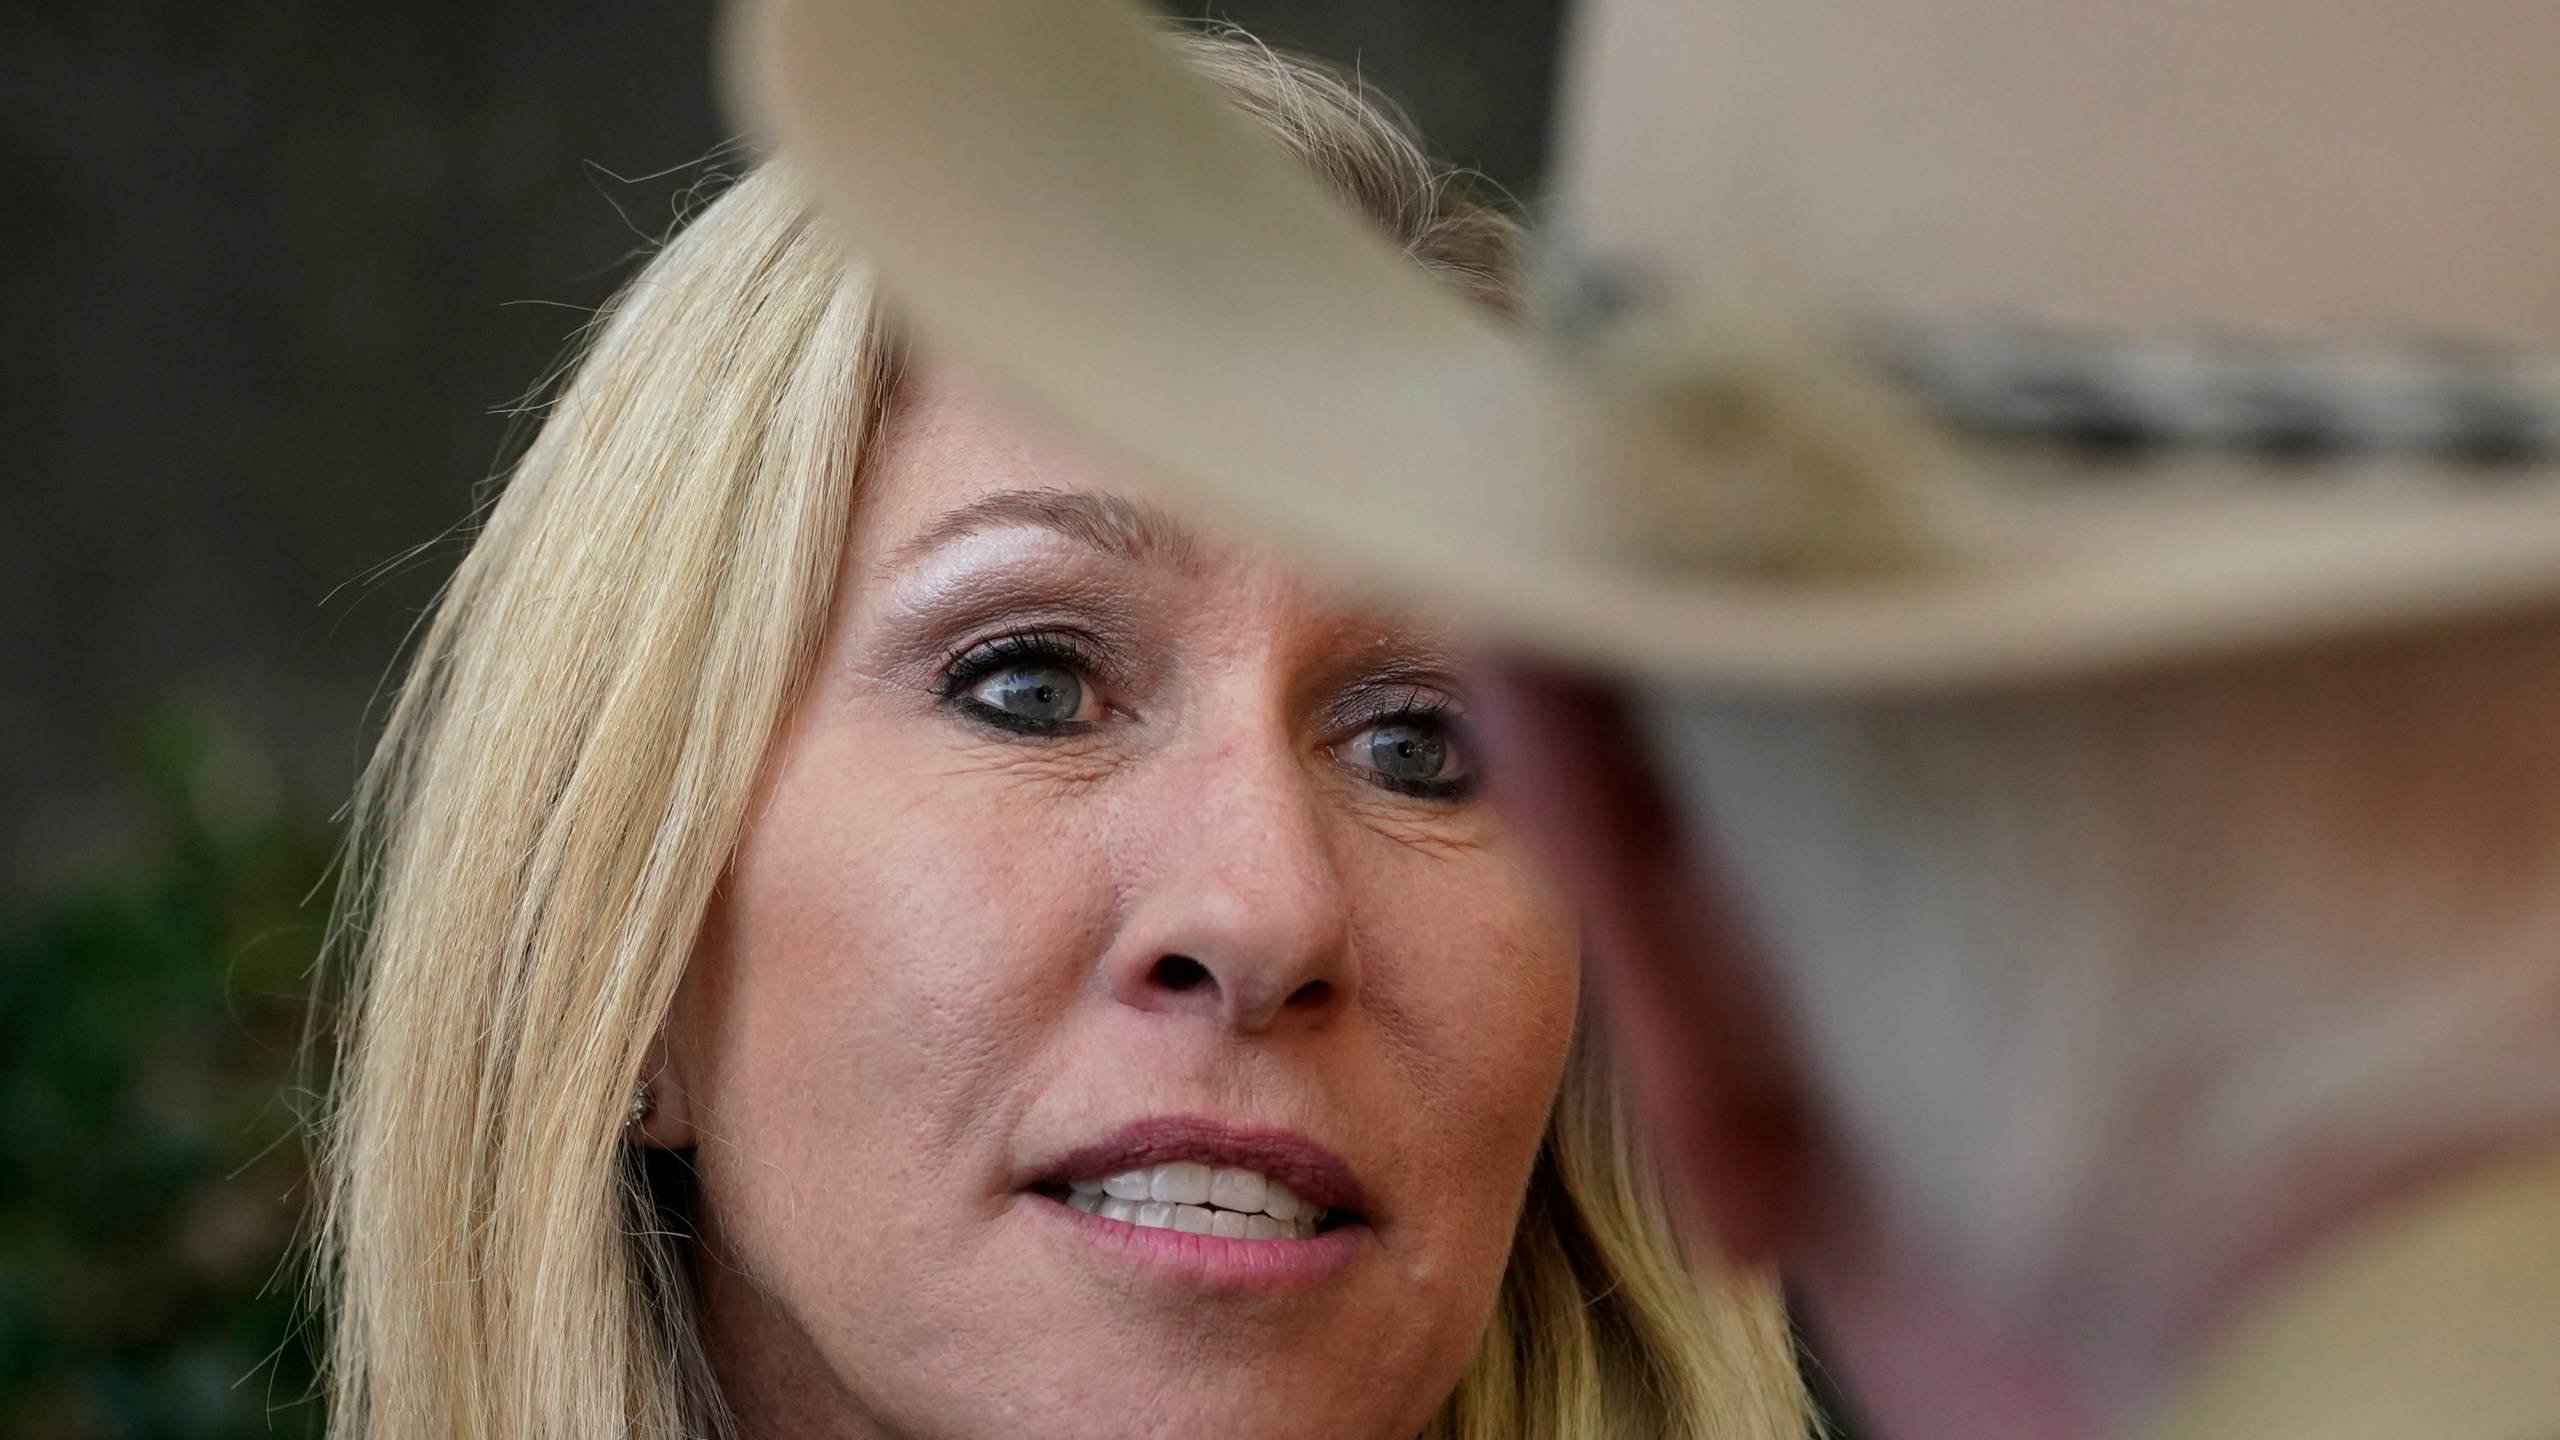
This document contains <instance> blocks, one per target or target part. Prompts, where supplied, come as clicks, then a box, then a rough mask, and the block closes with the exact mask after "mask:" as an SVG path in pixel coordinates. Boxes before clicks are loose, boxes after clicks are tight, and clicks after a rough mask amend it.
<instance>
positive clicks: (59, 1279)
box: [0, 0, 1561, 1440]
mask: <svg viewBox="0 0 2560 1440" xmlns="http://www.w3.org/2000/svg"><path fill="white" fill-rule="evenodd" d="M1169 8H1173V9H1175V10H1177V11H1178V13H1182V14H1186V15H1192V16H1200V15H1203V14H1206V15H1209V16H1213V17H1216V18H1224V19H1229V20H1233V21H1235V22H1238V23H1240V24H1243V25H1245V26H1247V27H1248V28H1250V29H1252V30H1253V31H1254V32H1255V33H1257V34H1259V35H1261V36H1262V37H1263V38H1265V39H1267V40H1269V41H1271V42H1273V43H1275V44H1280V45H1285V46H1290V47H1292V48H1296V49H1301V50H1305V51H1308V52H1311V53H1314V54H1317V55H1321V56H1325V57H1328V58H1331V59H1333V60H1335V61H1337V62H1340V63H1342V64H1345V65H1350V66H1356V67H1357V68H1358V70H1359V71H1360V73H1361V74H1362V76H1363V77H1364V78H1365V79H1366V80H1368V81H1369V82H1370V83H1371V84H1372V85H1374V86H1375V87H1377V88H1378V89H1380V90H1382V91H1384V92H1386V93H1387V94H1389V95H1391V96H1394V97H1396V98H1398V99H1400V100H1402V101H1404V102H1405V103H1406V104H1407V106H1408V107H1409V108H1410V109H1411V110H1412V112H1413V113H1414V114H1415V116H1416V117H1417V118H1418V119H1419V120H1420V122H1421V124H1422V127H1423V129H1424V130H1425V131H1426V133H1428V134H1429V135H1430V136H1431V138H1432V139H1433V140H1434V142H1435V143H1436V144H1437V145H1438V147H1439V148H1440V149H1441V150H1442V152H1443V153H1444V154H1445V155H1447V156H1448V157H1449V158H1451V159H1453V160H1455V161H1458V162H1459V163H1462V164H1465V165H1469V166H1472V167H1475V168H1477V169H1479V170H1481V171H1482V172H1484V174H1485V175H1487V176H1488V177H1489V178H1491V179H1492V180H1494V181H1495V182H1497V183H1499V184H1501V185H1503V186H1505V187H1507V188H1509V189H1511V190H1512V191H1513V192H1514V193H1517V194H1521V195H1530V194H1534V193H1535V190H1536V186H1537V181H1538V171H1539V165H1540V160H1541V157H1542V155H1543V153H1544V149H1545V143H1546V127H1547V113H1548V98H1549V94H1550V91H1551V88H1552V81H1553V70H1554V64H1555V57H1556V51H1557V43H1558V40H1559V31H1560V25H1561V5H1560V3H1559V0H1220V3H1219V4H1218V5H1216V6H1215V7H1213V8H1211V9H1208V10H1206V11H1203V10H1202V9H1201V8H1200V7H1199V6H1198V4H1197V0H1193V3H1190V4H1179V5H1171V6H1169ZM712 24H713V7H712V5H711V4H709V3H708V0H506V3H498V0H432V3H430V0H367V3H364V4H360V5H348V4H341V3H322V0H248V3H243V4H235V5H206V4H202V3H200V0H5V4H0V1117H5V1119H6V1123H5V1124H0V1436H6V1437H11V1440H71V1437H83V1440H85V1437H229V1436H251V1435H286V1436H301V1435H308V1434H312V1433H315V1432H316V1422H317V1420H318V1410H317V1407H316V1406H314V1405H311V1404H309V1403H307V1397H308V1392H309V1387H310V1383H311V1361H310V1358H309V1356H310V1347H309V1339H310V1336H309V1334H308V1331H307V1328H306V1327H305V1326H304V1324H303V1323H302V1320H301V1318H300V1315H299V1311H298V1309H297V1307H296V1305H295V1303H294V1299H293V1286H294V1281H295V1277H294V1276H293V1275H292V1273H291V1272H290V1270H289V1269H288V1268H287V1265H288V1259H287V1257H288V1250H289V1244H290V1241H291V1239H292V1237H293V1234H294V1230H295V1226H296V1225H297V1224H298V1222H299V1218H300V1214H301V1208H300V1207H301V1206H302V1204H303V1202H304V1201H305V1199H306V1198H307V1194H306V1191H305V1189H304V1187H303V1185H302V1182H301V1170H302V1159H303V1157H302V1152H301V1148H300V1144H299V1140H298V1138H297V1136H296V1134H295V1120H296V1115H297V1112H298V1106H299V1103H300V1102H299V1099H298V1096H299V1095H300V1093H301V1092H300V1090H299V1088H298V1086H299V1081H298V1078H297V1071H296V1067H295V1049H296V1045H297V1043H298V1040H299V1038H300V1034H301V1026H302V1023H303V1021H302V1011H301V1007H300V1003H299V997H300V992H301V989H302V986H303V984H304V982H305V979H306V976H307V972H308V969H309V966H310V964H311V962H312V958H313V955H314V951H315V949H316V947H317V944H318V941H319V937H320V931H321V926H322V922H323V919H324V916H325V914H326V909H327V904H328V868H327V866H328V861H329V858H330V852H331V846H332V843H333V839H334V832H333V829H332V817H333V815H334V813H335V812H336V810H337V807H338V806H339V804H340V802H341V800H342V799H343V797H344V796H345V794H346V793H347V790H348V787H349V785H350V783H351V781H352V779H353V777H354V774H355V770H356V767H357V764H358V760H359V757H360V756H361V754H362V753H363V749H364V746H365V743H366V740H367V738H368V736H369V734H370V722H371V721H372V720H373V718H375V716H376V714H377V712H378V709H379V702H380V699H381V696H382V692H383V689H384V686H385V683H386V677H387V676H388V675H389V673H390V670H391V667H392V665H393V662H394V660H395V658H396V657H397V655H398V654H399V652H400V647H401V644H402V640H403V637H404V636H405V635H406V633H407V631H408V629H409V627H410V626H411V625H412V624H413V623H414V622H415V621H416V619H417V618H418V615H419V613H420V611H421V609H422V607H424V606H425V605H426V604H427V603H428V601H429V600H430V599H431V598H432V596H433V595H434V593H435V590H436V586H437V584H438V583H439V581H440V580H441V579H442V578H443V576H444V575H445V573H446V572H447V570H448V568H449V567H450V566H451V565H452V564H453V562H454V560H455V558H456V556H457V554H458V553H459V549H460V546H461V544H462V543H463V540H464V537H465V536H466V535H467V533H468V529H467V527H468V522H469V519H470V517H471V514H472V510H473V506H474V504H475V501H476V500H477V499H479V498H481V497H482V496H483V495H484V494H485V488H486V484H487V482H488V481H489V479H490V477H491V476H493V475H495V474H497V473H499V472H500V471H501V470H502V469H503V467H504V465H505V463H506V461H507V459H508V458H509V456H510V454H511V453H512V447H513V446H515V445H517V444H519V443H520V442H521V440H522V439H523V436H524V431H525V427H526V422H525V420H524V418H523V413H522V412H523V409H524V404H525V402H526V401H527V399H528V398H529V397H531V396H532V395H533V394H534V393H535V387H536V383H537V381H538V380H539V379H540V377H541V376H542V375H543V374H544V373H545V372H546V370H548V369H549V367H550V366H551V365H552V364H553V362H554V361H555V360H556V359H557V358H558V357H559V356H560V355H561V353H562V351H563V348H564V347H565V346H566V345H567V344H568V343H569V342H570V341H571V339H572V338H573V337H574V335H575V334H576V332H577V330H578V328H579V326H580V325H581V324H582V323H583V322H584V321H585V319H586V318H587V316H588V315H589V313H590V312H591V311H592V310H593V309H594V307H595V306H596V305H597V304H598V303H599V302H601V301H602V300H603V299H604V298H605V296H606V295H607V294H608V293H609V292H610V291H611V290H612V289H613V287H614V286H615V285H616V283H617V282H619V281H620V280H621V279H622V278H623V277H625V276H627V275H628V274H629V273H630V272H631V270H632V269H633V267H634V265H635V264H636V263H637V261H638V260H639V259H641V258H642V257H644V256H645V255H646V254H647V253H648V252H649V250H650V248H651V247H652V246H653V245H654V244H655V243H657V241H658V240H659V239H660V238H661V237H662V236H663V235H664V233H665V232H666V230H667V229H668V227H669V225H670V223H671V222H672V220H673V219H674V217H675V216H676V215H677V214H678V213H680V211H681V210H682V208H683V207H684V206H685V205H686V204H687V203H689V201H691V200H692V199H694V198H696V197H698V196H700V195H701V194H702V193H704V192H705V191H706V190H707V189H709V188H712V187H716V186H717V185H718V184H719V183H720V182H721V181H722V179H723V178H724V177H725V176H726V175H727V174H729V173H730V172H731V170H732V168H733V166H734V164H735V163H736V162H735V156H734V153H733V152H731V151H729V150H727V149H726V148H724V146H725V142H726V141H727V140H728V138H729V130H728V126H727V123H726V121H725V120H724V119H723V118H722V116H721V114H720V113H719V110H718V107H717V106H716V104H715V103H714V100H713V97H712V94H711V91H710V86H709V74H710V62H709V56H708V48H709V47H708V41H709V37H710V34H711V30H712Z"/></svg>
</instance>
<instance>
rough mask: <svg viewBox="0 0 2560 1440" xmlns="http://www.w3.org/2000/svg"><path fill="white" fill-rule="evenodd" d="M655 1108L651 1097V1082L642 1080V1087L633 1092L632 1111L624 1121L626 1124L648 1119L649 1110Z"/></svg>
mask: <svg viewBox="0 0 2560 1440" xmlns="http://www.w3.org/2000/svg"><path fill="white" fill-rule="evenodd" d="M654 1108H656V1107H655V1106H654V1105H653V1104H652V1103H651V1101H650V1099H649V1082H648V1081H646V1080H643V1081H641V1082H640V1087H639V1088H638V1089H636V1090H634V1091H632V1092H631V1113H630V1115H629V1116H627V1117H626V1118H625V1119H624V1121H623V1123H624V1124H625V1125H637V1124H639V1123H640V1122H641V1121H643V1120H646V1119H648V1118H649V1112H650V1111H651V1110H652V1109H654Z"/></svg>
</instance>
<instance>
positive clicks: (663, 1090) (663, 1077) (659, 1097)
mask: <svg viewBox="0 0 2560 1440" xmlns="http://www.w3.org/2000/svg"><path fill="white" fill-rule="evenodd" d="M674 1054H675V1051H674V1047H672V1046H670V1045H669V1044H668V1043H667V1030H666V1027H665V1026H663V1025H662V1026H660V1027H659V1029H658V1033H657V1034H656V1035H654V1036H652V1037H651V1038H650V1040H649V1049H648V1052H647V1054H646V1055H644V1056H643V1057H642V1059H641V1061H640V1083H641V1084H642V1085H644V1086H646V1087H647V1089H648V1108H647V1110H646V1111H645V1112H644V1113H643V1114H641V1116H640V1118H638V1119H637V1120H634V1121H632V1122H631V1124H630V1128H629V1130H628V1132H627V1133H628V1134H629V1136H630V1140H631V1143H632V1144H634V1145H640V1146H645V1147H647V1148H649V1149H652V1150H690V1149H692V1148H693V1146H694V1143H695V1141H696V1138H697V1137H696V1135H695V1133H694V1125H693V1111H694V1105H693V1097H692V1095H691V1093H690V1092H689V1091H687V1090H686V1088H685V1084H684V1076H683V1074H682V1069H683V1067H681V1066H679V1065H677V1064H676V1063H675V1061H674Z"/></svg>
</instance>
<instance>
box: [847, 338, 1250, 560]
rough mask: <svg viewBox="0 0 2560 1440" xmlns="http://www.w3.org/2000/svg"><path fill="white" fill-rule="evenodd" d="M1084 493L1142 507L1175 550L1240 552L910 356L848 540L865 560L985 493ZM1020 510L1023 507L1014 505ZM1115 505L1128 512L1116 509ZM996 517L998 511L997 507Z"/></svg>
mask: <svg viewBox="0 0 2560 1440" xmlns="http://www.w3.org/2000/svg"><path fill="white" fill-rule="evenodd" d="M1025 494H1064V495H1071V496H1090V497H1096V498H1101V499H1106V500H1113V501H1121V502H1127V507H1138V506H1143V507H1145V510H1144V513H1146V514H1148V515H1150V516H1154V517H1156V519H1155V525H1156V528H1160V529H1164V530H1166V531H1168V532H1172V533H1169V534H1168V535H1167V536H1166V537H1165V538H1167V539H1169V540H1176V541H1179V542H1180V548H1183V549H1187V550H1193V551H1199V552H1204V553H1205V552H1209V551H1216V552H1220V553H1218V554H1217V555H1216V556H1215V560H1216V561H1233V560H1244V559H1247V558H1256V559H1262V558H1267V557H1261V556H1253V557H1248V555H1247V554H1246V551H1247V548H1248V547H1246V546H1245V545H1244V544H1243V543H1242V542H1239V541H1237V540H1234V539H1232V538H1230V537H1226V536H1223V535H1220V534H1217V533H1215V532H1213V531H1209V530H1205V529H1202V528H1199V527H1196V526H1193V525H1191V524H1188V523H1186V522H1183V521H1177V520H1174V519H1172V518H1171V517H1170V516H1161V515H1159V514H1158V512H1157V511H1156V509H1155V503H1156V502H1155V498H1154V494H1153V492H1152V491H1151V490H1150V488H1149V487H1148V486H1147V485H1145V484H1144V483H1143V482H1142V481H1141V480H1139V478H1138V477H1136V476H1135V475H1132V474H1131V473H1129V471H1128V470H1127V469H1126V468H1124V467H1122V466H1119V465H1116V464H1113V463H1111V462H1110V461H1109V460H1107V459H1105V458H1103V457H1102V456H1099V455H1096V454H1094V453H1093V452H1092V451H1090V450H1088V449H1086V448H1085V447H1083V446H1080V445H1078V444H1076V443H1075V442H1074V441H1073V440H1072V439H1070V438H1069V437H1066V436H1063V435H1060V434H1058V433H1056V432H1055V431H1054V430H1052V429H1051V428H1049V427H1048V426H1045V425H1042V424H1040V423H1038V422H1037V421H1036V420H1034V419H1032V418H1030V417H1029V416H1026V415H1024V414H1023V413H1022V411H1021V410H1020V409H1019V407H1017V406H1015V405H1014V404H1012V403H1011V402H1010V401H1008V400H1007V399H1006V398H1005V397H1004V396H1003V395H1002V394H1001V393H999V392H998V390H997V389H996V388H995V387H994V386H992V385H990V384H988V383H986V382H984V381H982V380H980V379H978V378H977V377H976V376H973V375H971V374H969V373H968V372H967V371H966V370H964V369H962V368H961V367H959V366H956V365H953V364H951V363H950V362H948V361H946V360H942V359H940V358H938V357H934V356H931V355H919V356H918V357H917V359H916V361H915V363H914V364H913V365H911V366H910V367H909V370H908V372H907V374H906V376H905V377H904V378H903V379H902V380H901V381H900V383H899V387H898V391H897V394H896V395H895V397H894V398H893V399H892V401H891V403H890V406H889V413H888V416H887V420H886V423H885V424H884V425H883V426H882V429H881V433H880V438H879V442H878V445H877V448H876V449H875V450H874V452H873V454H872V457H871V466H870V473H869V474H868V476H867V477H866V479H865V482H864V485H863V491H862V497H861V505H860V507H859V509H860V513H859V517H858V521H857V525H856V545H857V548H858V549H859V550H860V551H861V552H862V558H863V559H864V560H866V561H868V562H870V563H872V564H875V565H876V564H883V563H890V562H893V561H894V559H895V558H896V556H897V555H898V554H899V552H900V550H901V549H902V548H904V547H910V546H912V545H914V544H915V543H916V542H918V541H920V540H929V539H930V538H932V534H933V532H934V531H935V529H936V527H937V526H940V525H943V524H945V523H946V522H947V521H948V519H949V517H951V516H953V515H955V514H959V513H963V512H966V511H969V510H970V509H971V508H972V507H973V506H977V505H980V504H982V503H983V502H985V501H987V500H988V499H989V498H990V497H1003V496H1019V495H1025ZM1015 508H1018V509H1023V510H1025V511H1026V514H1025V516H1023V517H1021V518H1026V519H1027V518H1028V515H1027V511H1028V510H1029V509H1030V508H1032V507H1015ZM1115 509H1121V510H1122V511H1123V513H1136V512H1134V511H1131V510H1128V509H1127V508H1126V507H1115ZM997 518H998V519H999V520H1000V519H1002V518H1004V517H1003V516H1002V515H1001V514H999V515H998V517H997Z"/></svg>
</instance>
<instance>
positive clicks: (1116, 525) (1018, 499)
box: [888, 489, 1199, 569]
mask: <svg viewBox="0 0 2560 1440" xmlns="http://www.w3.org/2000/svg"><path fill="white" fill-rule="evenodd" d="M1008 525H1031V526H1037V527H1039V528H1040V529H1043V530H1048V531H1052V532H1054V533H1056V534H1059V535H1062V536H1064V537H1066V538H1067V539H1069V540H1073V541H1075V542H1076V543H1078V544H1080V545H1084V546H1087V547H1089V548H1091V549H1093V550H1096V551H1099V552H1101V553H1102V554H1103V555H1106V556H1108V557H1110V558H1111V559H1114V560H1118V561H1122V562H1124V563H1127V564H1131V565H1145V564H1165V565H1170V566H1173V567H1175V568H1178V569H1191V568H1195V566H1196V565H1197V563H1198V560H1199V544H1198V540H1197V537H1195V536H1194V535H1193V534H1192V532H1191V530H1190V528H1189V527H1188V526H1186V525H1184V524H1183V523H1182V522H1181V521H1179V520H1176V519H1175V518H1173V516H1172V515H1170V514H1168V513H1166V511H1165V510H1164V509H1163V508H1161V507H1159V506H1156V505H1152V504H1149V503H1148V502H1146V501H1144V500H1132V499H1130V498H1128V497H1126V496H1121V495H1099V494H1095V493H1093V492H1091V491H1085V490H1056V489H1042V490H997V491H992V492H990V493H988V494H985V495H981V496H979V497H978V498H976V499H974V500H971V501H970V502H968V503H967V504H965V505H960V506H957V507H954V508H953V509H951V510H948V511H946V512H944V513H943V514H941V515H940V516H937V517H936V518H935V519H934V521H933V523H931V524H930V525H927V526H926V527H925V528H924V529H923V530H921V531H919V532H918V533H917V534H915V535H914V536H912V537H910V538H909V539H907V540H906V541H905V542H903V543H901V544H900V545H899V546H898V548H897V549H896V550H895V551H893V552H891V554H890V556H889V566H888V568H891V569H903V568H905V567H906V566H909V565H912V564H914V563H915V562H916V561H918V560H921V559H923V558H924V557H925V556H926V555H929V554H931V553H932V552H934V551H935V550H938V549H940V548H942V547H943V546H945V545H948V544H950V543H952V542H953V541H955V540H960V539H964V538H966V537H968V536H971V535H975V534H978V533H980V532H981V531H986V530H993V529H997V528H1000V527H1003V526H1008Z"/></svg>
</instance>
